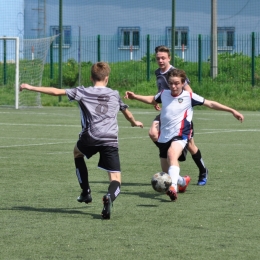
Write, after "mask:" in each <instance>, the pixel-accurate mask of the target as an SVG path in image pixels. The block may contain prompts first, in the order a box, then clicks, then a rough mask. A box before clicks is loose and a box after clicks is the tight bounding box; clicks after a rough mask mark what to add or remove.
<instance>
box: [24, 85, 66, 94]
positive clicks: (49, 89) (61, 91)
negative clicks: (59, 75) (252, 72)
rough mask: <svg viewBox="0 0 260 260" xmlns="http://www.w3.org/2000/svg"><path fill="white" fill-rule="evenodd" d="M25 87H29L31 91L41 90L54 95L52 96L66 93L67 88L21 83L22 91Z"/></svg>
mask: <svg viewBox="0 0 260 260" xmlns="http://www.w3.org/2000/svg"><path fill="white" fill-rule="evenodd" d="M24 89H27V90H30V91H35V92H40V93H43V94H47V95H52V96H62V95H66V91H65V89H59V88H53V87H35V86H31V85H29V84H26V83H23V84H21V85H20V91H23V90H24Z"/></svg>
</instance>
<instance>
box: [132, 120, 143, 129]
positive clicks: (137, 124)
mask: <svg viewBox="0 0 260 260" xmlns="http://www.w3.org/2000/svg"><path fill="white" fill-rule="evenodd" d="M132 126H139V127H141V128H143V127H144V125H143V123H142V122H140V121H135V123H134V124H132Z"/></svg>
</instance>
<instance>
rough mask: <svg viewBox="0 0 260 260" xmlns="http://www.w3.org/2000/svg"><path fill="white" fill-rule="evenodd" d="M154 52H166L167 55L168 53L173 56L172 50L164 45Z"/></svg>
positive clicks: (156, 48)
mask: <svg viewBox="0 0 260 260" xmlns="http://www.w3.org/2000/svg"><path fill="white" fill-rule="evenodd" d="M154 51H155V53H157V52H166V53H168V55H169V56H171V52H170V49H169V48H168V47H166V46H164V45H160V46H157V47H155V49H154Z"/></svg>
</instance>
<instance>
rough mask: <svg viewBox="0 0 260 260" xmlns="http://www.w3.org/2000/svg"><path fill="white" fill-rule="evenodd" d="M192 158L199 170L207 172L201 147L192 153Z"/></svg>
mask: <svg viewBox="0 0 260 260" xmlns="http://www.w3.org/2000/svg"><path fill="white" fill-rule="evenodd" d="M192 159H193V160H194V162H195V163H196V165H197V167H198V168H199V171H200V172H201V173H204V172H206V167H205V165H204V162H203V160H202V157H201V153H200V150H199V149H198V151H197V152H196V153H195V154H193V155H192Z"/></svg>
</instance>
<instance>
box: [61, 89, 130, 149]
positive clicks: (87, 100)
mask: <svg viewBox="0 0 260 260" xmlns="http://www.w3.org/2000/svg"><path fill="white" fill-rule="evenodd" d="M66 94H67V96H68V98H69V100H70V101H73V100H76V101H77V102H78V104H79V106H80V113H81V124H82V131H81V133H80V140H81V141H82V142H83V143H84V144H85V145H86V146H114V147H118V124H117V113H118V112H119V111H120V110H125V109H126V108H127V107H128V106H127V105H126V104H124V103H123V102H122V100H121V98H120V96H119V93H118V91H116V90H112V89H110V88H108V87H88V88H85V87H83V86H82V87H77V88H72V89H66Z"/></svg>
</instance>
